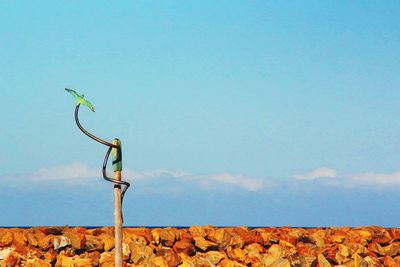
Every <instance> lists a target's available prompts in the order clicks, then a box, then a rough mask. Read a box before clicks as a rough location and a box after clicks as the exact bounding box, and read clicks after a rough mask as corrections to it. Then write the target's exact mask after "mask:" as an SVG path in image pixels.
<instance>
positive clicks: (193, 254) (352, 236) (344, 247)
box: [0, 226, 400, 267]
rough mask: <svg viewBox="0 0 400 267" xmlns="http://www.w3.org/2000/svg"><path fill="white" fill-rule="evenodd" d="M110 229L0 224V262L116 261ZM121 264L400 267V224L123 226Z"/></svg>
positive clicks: (110, 263) (80, 263)
mask: <svg viewBox="0 0 400 267" xmlns="http://www.w3.org/2000/svg"><path fill="white" fill-rule="evenodd" d="M113 236H114V233H113V228H112V227H104V228H97V229H85V228H82V227H74V228H70V227H36V228H31V229H19V228H13V229H0V266H1V267H6V266H7V267H8V266H34V267H42V266H43V267H47V266H60V267H61V266H62V267H64V266H65V267H67V266H68V267H69V266H113V265H114V264H113V262H114V252H113V249H114V238H113ZM123 254H124V263H125V266H182V267H188V266H225V267H228V266H229V267H235V266H278V267H279V266H281V267H289V266H320V267H327V266H349V267H350V266H352V267H354V266H400V229H386V228H382V227H376V226H372V227H360V228H348V227H341V228H310V229H303V228H289V227H282V228H254V229H251V228H247V227H232V228H230V227H225V228H217V227H212V226H192V227H189V228H183V229H176V228H154V229H149V228H125V229H124V238H123Z"/></svg>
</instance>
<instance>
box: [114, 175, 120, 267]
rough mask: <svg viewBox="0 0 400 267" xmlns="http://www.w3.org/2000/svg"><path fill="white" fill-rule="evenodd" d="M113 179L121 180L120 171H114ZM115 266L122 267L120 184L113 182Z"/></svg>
mask: <svg viewBox="0 0 400 267" xmlns="http://www.w3.org/2000/svg"><path fill="white" fill-rule="evenodd" d="M114 179H115V180H117V181H121V171H115V172H114ZM114 224H115V266H116V267H122V207H121V185H119V184H114Z"/></svg>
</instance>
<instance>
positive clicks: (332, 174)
mask: <svg viewBox="0 0 400 267" xmlns="http://www.w3.org/2000/svg"><path fill="white" fill-rule="evenodd" d="M337 176H338V174H337V171H336V170H335V169H331V168H326V167H322V168H318V169H315V170H313V171H311V172H309V173H306V174H301V175H299V174H297V175H294V176H293V178H295V179H298V180H315V179H320V178H336V177H337Z"/></svg>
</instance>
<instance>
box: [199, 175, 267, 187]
mask: <svg viewBox="0 0 400 267" xmlns="http://www.w3.org/2000/svg"><path fill="white" fill-rule="evenodd" d="M198 180H199V181H201V184H203V185H206V186H211V185H213V184H214V185H215V184H217V185H220V186H221V185H223V184H227V185H233V186H237V187H241V188H244V189H246V190H248V191H252V192H257V191H260V190H261V189H263V188H264V182H263V181H261V180H259V179H254V178H250V177H246V176H243V175H233V174H230V173H227V172H224V173H219V174H211V175H202V176H199V177H198Z"/></svg>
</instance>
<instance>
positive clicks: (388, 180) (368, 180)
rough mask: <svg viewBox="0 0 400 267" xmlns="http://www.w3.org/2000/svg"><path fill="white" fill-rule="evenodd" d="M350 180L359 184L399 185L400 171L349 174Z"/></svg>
mask: <svg viewBox="0 0 400 267" xmlns="http://www.w3.org/2000/svg"><path fill="white" fill-rule="evenodd" d="M349 180H350V181H351V182H352V183H354V184H359V185H375V186H398V185H400V171H398V172H394V173H374V172H366V173H359V174H354V175H349Z"/></svg>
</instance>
